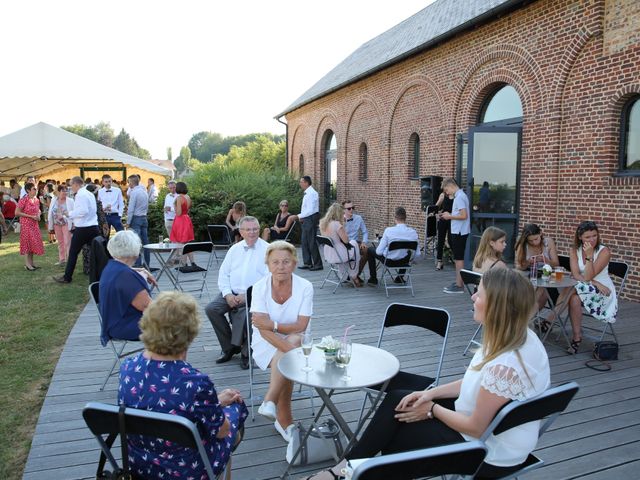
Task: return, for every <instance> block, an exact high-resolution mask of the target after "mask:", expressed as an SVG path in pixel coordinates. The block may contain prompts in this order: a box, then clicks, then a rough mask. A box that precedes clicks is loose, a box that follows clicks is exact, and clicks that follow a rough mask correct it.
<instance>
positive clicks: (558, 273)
mask: <svg viewBox="0 0 640 480" xmlns="http://www.w3.org/2000/svg"><path fill="white" fill-rule="evenodd" d="M555 276H556V282H561V281H562V279H563V278H564V268H562V267H556V270H555Z"/></svg>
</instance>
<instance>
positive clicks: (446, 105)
mask: <svg viewBox="0 0 640 480" xmlns="http://www.w3.org/2000/svg"><path fill="white" fill-rule="evenodd" d="M639 15H640V14H639V12H638V2H634V1H631V0H629V1H625V0H582V1H579V0H539V1H537V2H533V3H532V4H529V5H527V6H525V7H523V8H521V9H519V10H517V11H515V12H513V13H511V14H510V15H508V16H506V17H503V18H500V19H497V20H494V21H492V22H491V23H488V24H486V25H484V26H482V27H480V28H477V29H475V30H473V31H469V32H467V33H464V34H461V35H458V36H457V37H455V38H453V39H450V40H449V41H447V42H446V43H444V44H442V45H439V46H437V47H435V48H432V49H430V50H428V51H426V52H423V53H421V54H419V55H417V56H415V57H412V58H411V59H408V60H406V61H404V62H402V63H399V64H396V65H394V66H391V67H389V68H387V69H385V70H384V71H381V72H378V73H377V74H374V75H372V76H370V77H368V78H366V79H363V80H361V81H359V82H357V83H355V84H352V85H349V86H347V87H345V88H343V89H341V90H339V91H337V92H334V93H333V94H331V95H328V96H326V97H323V98H321V99H319V100H317V101H315V102H313V103H311V104H309V105H305V106H303V107H301V108H299V109H297V110H295V111H293V112H291V113H289V114H288V115H287V121H288V123H289V132H290V134H289V152H290V159H289V165H291V167H292V168H294V169H298V168H299V157H300V155H301V154H302V155H304V173H305V174H308V175H311V176H312V177H313V178H314V179H315V180H316V182H317V183H318V184H319V185H318V191H320V192H321V191H322V188H321V184H322V178H323V176H324V166H323V161H322V153H323V151H322V150H323V145H322V139H323V136H324V135H325V133H326V131H327V130H328V129H331V130H332V131H333V132H335V134H336V139H337V144H338V196H339V199H340V200H344V199H347V198H349V199H351V200H353V201H354V202H355V203H356V206H357V207H358V210H359V212H360V213H361V214H363V215H364V217H365V219H366V221H367V224H368V226H369V228H370V230H371V231H373V232H375V231H382V229H383V228H384V227H385V226H388V225H389V224H391V223H392V214H393V209H394V208H395V206H397V205H404V206H405V207H406V208H407V213H408V216H409V218H408V223H409V224H411V225H413V226H415V227H417V229H418V231H420V232H421V231H422V230H423V228H424V214H423V213H422V212H421V211H420V192H419V182H418V181H417V180H414V179H411V178H410V173H409V172H410V165H411V164H412V162H413V158H412V156H411V148H410V142H409V139H410V137H411V135H412V134H413V133H417V134H418V135H419V136H420V143H421V149H420V174H421V175H433V174H435V175H441V176H449V175H452V174H453V173H454V169H455V158H456V151H455V150H456V141H455V137H456V134H459V133H466V131H467V130H468V129H469V127H470V126H473V125H475V123H476V119H477V116H478V112H479V109H480V107H481V105H482V103H483V101H484V100H485V99H486V97H487V95H489V94H490V93H491V92H492V91H493V90H494V89H495V88H496V86H497V85H500V84H503V83H506V84H509V85H511V86H513V87H514V88H515V89H516V91H517V92H518V94H519V95H520V98H521V101H522V106H523V112H524V121H523V136H522V162H521V177H520V178H521V197H520V219H521V223H526V222H536V223H539V224H541V225H543V226H544V228H545V231H546V232H547V233H548V234H549V235H551V236H552V237H554V239H556V242H557V243H558V245H559V249H560V251H561V252H562V253H567V252H568V249H569V246H570V243H571V239H572V237H573V232H574V231H575V227H576V225H577V224H578V222H579V221H581V220H584V219H591V220H594V221H596V222H597V223H598V224H599V225H600V227H601V234H602V237H603V240H604V242H605V243H606V244H607V245H609V246H610V248H611V250H612V254H613V258H615V259H620V260H623V261H626V262H627V263H629V264H630V266H631V273H630V275H629V280H628V284H627V289H626V293H627V295H626V296H627V298H631V299H634V300H636V301H638V300H640V177H631V178H629V177H619V176H617V175H616V172H617V167H618V145H619V124H620V115H621V109H622V106H623V105H624V103H625V101H626V100H627V99H628V98H629V97H630V96H631V95H633V94H638V93H640V42H638V40H637V38H638V29H639V28H640V27H639V25H640V18H638V17H639ZM621 32H622V33H621ZM634 35H635V36H634ZM633 38H635V39H636V40H635V41H634V40H633ZM630 39H632V40H630ZM363 142H364V143H366V145H367V148H368V178H367V180H366V181H362V180H360V179H359V177H358V172H359V165H358V162H359V149H360V145H361V144H362V143H363Z"/></svg>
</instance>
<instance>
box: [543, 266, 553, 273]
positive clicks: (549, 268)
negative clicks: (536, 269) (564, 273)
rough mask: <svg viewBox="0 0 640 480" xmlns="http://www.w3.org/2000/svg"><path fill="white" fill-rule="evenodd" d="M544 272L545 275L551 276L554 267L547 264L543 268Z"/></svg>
mask: <svg viewBox="0 0 640 480" xmlns="http://www.w3.org/2000/svg"><path fill="white" fill-rule="evenodd" d="M542 272H543V273H544V274H545V275H551V273H552V272H553V267H552V266H551V265H549V264H548V263H545V264H544V265H543V266H542Z"/></svg>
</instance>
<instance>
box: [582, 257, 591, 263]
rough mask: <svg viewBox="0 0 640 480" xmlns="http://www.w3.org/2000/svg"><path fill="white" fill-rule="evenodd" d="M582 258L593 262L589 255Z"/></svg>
mask: <svg viewBox="0 0 640 480" xmlns="http://www.w3.org/2000/svg"><path fill="white" fill-rule="evenodd" d="M584 259H585V260H586V261H587V262H593V258H591V257H584Z"/></svg>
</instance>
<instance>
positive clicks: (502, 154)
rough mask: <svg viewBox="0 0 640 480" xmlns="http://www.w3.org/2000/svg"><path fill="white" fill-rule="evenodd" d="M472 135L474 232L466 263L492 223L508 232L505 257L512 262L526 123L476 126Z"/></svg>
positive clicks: (470, 171) (468, 187)
mask: <svg viewBox="0 0 640 480" xmlns="http://www.w3.org/2000/svg"><path fill="white" fill-rule="evenodd" d="M468 139H469V145H468V151H467V153H468V155H467V157H468V158H467V172H466V173H467V175H466V182H467V183H466V188H465V192H466V193H467V196H468V197H469V202H470V204H471V236H470V238H469V241H468V242H467V254H466V258H465V260H466V262H465V263H469V264H470V262H471V260H472V259H473V256H474V255H475V252H476V249H477V248H478V243H479V242H480V237H482V233H483V232H484V230H485V229H486V228H487V227H489V226H495V227H498V228H501V229H502V230H504V231H505V232H507V249H506V250H505V252H504V258H505V260H506V261H507V262H511V261H513V257H514V244H515V241H516V237H517V233H518V232H517V228H518V212H519V203H520V202H519V200H520V153H521V144H522V127H520V126H517V127H504V126H503V127H499V126H493V127H492V126H478V127H473V128H470V129H469V136H468Z"/></svg>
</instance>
